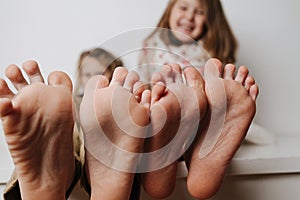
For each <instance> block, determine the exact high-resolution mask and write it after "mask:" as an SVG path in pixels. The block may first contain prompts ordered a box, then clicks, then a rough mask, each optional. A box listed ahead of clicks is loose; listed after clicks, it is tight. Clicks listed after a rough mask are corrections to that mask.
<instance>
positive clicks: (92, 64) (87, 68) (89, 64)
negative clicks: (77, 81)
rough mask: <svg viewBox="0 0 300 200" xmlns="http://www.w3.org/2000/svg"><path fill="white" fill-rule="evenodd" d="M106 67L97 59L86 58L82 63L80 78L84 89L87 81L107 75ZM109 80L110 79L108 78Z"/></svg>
mask: <svg viewBox="0 0 300 200" xmlns="http://www.w3.org/2000/svg"><path fill="white" fill-rule="evenodd" d="M105 69H106V68H105V65H104V64H103V63H101V62H99V60H97V59H96V58H93V57H89V56H86V57H85V58H84V59H83V61H82V63H81V71H80V78H81V83H82V84H83V87H84V86H85V84H86V83H87V81H88V80H89V79H90V78H91V77H93V76H95V75H105V74H103V73H104V71H105ZM108 78H109V77H108Z"/></svg>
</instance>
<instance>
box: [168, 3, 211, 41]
mask: <svg viewBox="0 0 300 200" xmlns="http://www.w3.org/2000/svg"><path fill="white" fill-rule="evenodd" d="M205 21H206V17H205V13H204V9H203V7H202V6H201V4H200V3H199V1H198V0H177V1H176V3H175V4H174V6H173V8H172V11H171V13H170V17H169V25H170V29H171V30H174V31H176V32H179V33H181V34H178V33H176V32H174V35H175V37H176V38H177V39H178V40H179V41H181V42H183V43H188V42H191V41H192V40H197V39H198V38H199V37H200V36H201V34H202V32H203V28H204V24H205Z"/></svg>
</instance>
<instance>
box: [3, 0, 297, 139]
mask: <svg viewBox="0 0 300 200" xmlns="http://www.w3.org/2000/svg"><path fill="white" fill-rule="evenodd" d="M167 2H168V0H152V1H150V0H128V1H124V0H109V1H104V0H87V1H79V0H65V1H58V0H52V1H39V0H26V1H21V0H9V1H8V0H2V1H0V75H1V77H3V73H4V69H5V67H6V66H7V65H8V64H10V63H16V64H21V63H22V62H23V61H25V60H27V59H35V60H37V61H38V62H39V63H40V64H41V66H42V68H43V72H44V74H45V75H48V73H49V72H50V71H52V70H55V69H59V70H63V71H66V72H67V73H69V74H70V75H71V76H72V77H74V74H75V66H76V62H77V59H78V56H79V54H80V52H81V51H82V50H85V49H88V48H91V47H95V46H97V45H99V44H101V43H102V42H104V41H105V40H106V39H108V38H110V37H111V36H113V35H116V34H118V33H120V32H123V31H128V30H132V29H135V28H141V27H148V26H155V25H156V24H157V21H158V19H159V18H160V16H161V14H162V12H163V10H164V8H165V6H166V4H167ZM222 2H223V6H224V8H225V12H226V15H227V17H228V19H229V21H230V24H231V25H232V27H233V30H234V32H235V34H236V36H237V38H238V40H239V44H240V45H239V52H238V62H237V64H245V65H247V66H249V67H250V70H251V72H252V74H253V75H255V77H256V79H257V82H258V84H259V85H260V89H261V93H260V96H259V99H258V111H257V116H256V118H255V121H256V122H257V123H258V124H260V125H262V126H264V127H266V128H267V129H269V130H270V131H272V132H274V133H280V134H288V133H295V132H299V133H300V128H299V126H298V124H299V123H300V106H299V105H298V104H299V102H300V90H299V86H300V78H299V77H298V75H299V74H300V66H299V62H298V57H299V56H298V54H299V52H300V47H299V45H300V39H299V38H298V37H299V36H300V23H299V21H300V12H299V11H300V2H299V1H298V0H286V1H274V0H251V1H250V0H247V1H245V0H244V1H237V0H223V1H222Z"/></svg>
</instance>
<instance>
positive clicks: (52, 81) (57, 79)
mask: <svg viewBox="0 0 300 200" xmlns="http://www.w3.org/2000/svg"><path fill="white" fill-rule="evenodd" d="M48 83H49V85H51V86H63V87H66V88H68V89H69V90H70V91H72V89H73V85H72V81H71V79H70V77H69V76H68V75H67V74H66V73H64V72H61V71H55V72H52V73H51V74H50V75H49V76H48Z"/></svg>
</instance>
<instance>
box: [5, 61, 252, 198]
mask: <svg viewBox="0 0 300 200" xmlns="http://www.w3.org/2000/svg"><path fill="white" fill-rule="evenodd" d="M23 69H24V71H25V73H26V76H27V77H28V79H29V80H30V83H27V81H26V80H25V77H24V76H23V75H22V73H21V71H20V69H19V68H18V67H17V66H16V65H10V66H9V67H8V68H7V70H6V73H5V74H6V76H7V78H8V79H9V80H10V81H11V82H12V84H13V85H14V87H15V88H16V89H17V91H18V94H17V95H16V94H14V93H13V92H12V91H11V90H10V89H9V87H8V86H7V83H6V81H5V80H3V79H0V117H1V120H2V124H3V129H4V132H5V138H6V142H7V144H8V148H9V150H10V153H11V156H12V158H13V161H14V164H15V166H16V172H17V177H18V180H19V184H20V189H21V195H22V199H40V198H41V197H43V199H53V197H54V196H55V198H56V199H65V194H66V191H67V189H68V188H69V186H70V184H71V182H72V180H73V177H74V173H75V164H74V155H73V141H72V136H73V126H74V119H73V113H72V108H73V107H72V83H71V80H70V78H69V77H68V76H67V75H66V74H64V73H62V72H53V73H51V74H50V75H49V77H48V84H45V83H44V79H43V77H42V75H41V73H40V69H39V67H38V65H37V63H36V62H34V61H28V62H26V63H24V64H23ZM221 69H222V64H221V63H220V62H219V61H218V60H216V59H211V60H209V61H208V62H207V64H206V66H205V69H204V73H205V74H204V76H205V79H206V80H213V81H212V82H211V83H215V82H219V83H222V84H223V86H224V90H225V94H226V109H225V111H226V115H225V123H224V126H223V127H222V132H221V134H220V137H219V138H218V140H217V142H216V145H214V146H213V148H212V150H211V151H210V152H209V153H208V154H207V155H205V156H204V157H201V158H200V157H199V151H200V148H201V146H202V144H203V143H204V142H205V137H204V136H205V135H206V132H207V129H208V127H207V126H208V125H209V123H210V114H211V113H212V112H213V111H214V109H215V108H217V105H219V103H220V102H218V101H214V99H212V97H211V96H210V94H211V93H209V90H210V89H211V88H210V87H212V88H213V87H214V85H209V84H205V88H204V81H203V79H202V77H201V75H200V74H199V72H198V71H197V70H195V69H194V68H186V69H185V70H184V72H183V74H184V75H185V78H186V81H187V86H186V87H184V84H183V80H182V79H181V71H180V68H179V67H178V66H177V65H173V66H171V67H170V66H169V67H165V68H164V69H163V70H162V72H161V73H160V75H157V76H156V77H154V78H153V81H154V82H156V84H155V86H154V87H153V91H152V97H151V92H150V91H148V90H145V89H143V87H138V86H140V85H141V84H140V83H139V81H138V76H137V74H136V73H133V72H129V73H128V72H127V70H126V69H124V68H118V69H116V70H115V73H114V75H113V79H112V81H111V83H109V82H108V79H107V78H106V77H104V76H96V77H94V78H92V79H91V80H90V81H89V82H88V83H87V87H86V91H85V97H84V98H86V99H84V100H83V104H82V109H81V110H82V111H84V112H80V118H81V123H82V126H83V129H85V130H89V128H91V129H93V128H94V126H95V127H97V126H99V125H100V126H102V127H103V129H104V130H109V133H110V134H109V135H107V136H108V138H109V139H110V140H111V141H112V142H113V143H114V144H115V145H117V146H119V147H121V148H124V149H125V150H127V151H129V152H133V153H140V152H142V151H143V148H144V139H143V136H144V130H143V129H139V128H137V129H136V130H135V131H133V132H131V133H130V134H132V135H128V134H124V130H121V129H119V128H118V126H117V124H116V122H115V120H114V118H113V117H114V116H113V115H112V112H113V107H112V106H111V105H112V104H111V102H112V101H114V100H116V99H114V98H116V97H120V96H115V94H124V98H127V100H128V101H125V102H129V107H128V108H129V113H130V116H131V119H132V120H133V121H134V122H135V124H137V125H139V126H140V127H145V126H146V125H148V124H149V122H150V117H151V123H153V125H154V126H156V125H157V124H159V119H160V115H159V114H160V112H156V111H159V110H156V108H155V107H156V106H155V105H159V106H162V107H163V108H164V109H165V110H166V111H167V112H166V113H167V117H168V118H169V119H168V120H167V123H166V124H165V126H164V129H162V130H163V132H161V133H160V132H159V133H158V134H157V135H156V136H154V137H153V138H152V139H151V140H150V142H149V143H148V144H146V146H145V150H146V151H152V150H153V149H159V148H161V147H162V146H164V145H166V143H167V142H168V141H169V140H172V138H173V136H172V135H173V133H175V130H173V129H172V126H170V124H174V123H175V124H176V121H178V118H176V117H175V116H176V115H177V114H178V113H177V112H178V106H182V105H186V106H183V107H180V112H183V115H181V116H184V119H185V117H187V118H186V119H187V121H189V120H191V119H193V118H192V117H193V116H194V114H196V113H193V112H192V111H193V110H194V108H195V106H196V107H199V110H200V111H203V110H205V109H204V108H205V107H206V97H207V102H208V111H207V112H206V113H205V115H204V117H203V119H202V120H201V121H200V127H199V129H198V135H197V138H196V140H195V142H194V143H193V145H192V146H191V147H190V149H189V150H188V151H187V153H186V154H185V160H186V163H187V165H188V168H189V174H188V177H187V187H188V190H189V192H190V193H191V195H193V196H195V197H197V198H199V199H206V198H209V197H211V196H212V195H213V194H215V193H216V191H217V190H218V189H219V187H220V185H221V183H222V180H223V177H224V175H225V171H226V168H227V166H228V164H229V162H230V161H231V159H232V157H233V156H234V154H235V152H236V151H237V149H238V148H239V146H240V145H241V143H242V141H243V139H244V137H245V135H246V133H247V130H248V128H249V125H250V123H251V121H252V119H253V117H254V114H255V100H256V97H257V95H258V87H257V85H256V84H255V80H254V78H253V77H251V76H249V75H248V73H249V72H248V69H247V68H246V67H243V66H242V67H240V68H239V70H238V71H237V75H236V76H235V75H234V72H235V66H234V65H230V64H229V65H226V66H225V68H224V72H222V70H221ZM221 74H222V75H221ZM161 83H162V84H161ZM172 85H175V87H174V88H175V90H173V91H174V92H175V94H176V95H177V97H179V98H180V99H181V102H182V103H183V104H180V105H179V104H177V103H176V100H174V95H172V93H171V92H169V91H168V89H171V88H172V87H171V86H172ZM166 86H167V87H166ZM180 86H181V87H180ZM183 87H184V89H185V90H189V89H190V90H191V91H192V92H193V93H194V94H195V95H196V97H197V102H196V105H195V104H192V105H193V106H189V104H190V102H191V101H187V100H186V99H187V98H186V97H190V96H189V95H186V94H185V93H184V92H183V93H184V94H182V93H180V92H178V91H182V90H181V89H180V88H183ZM137 88H139V89H137ZM140 88H142V89H140ZM166 89H167V90H166ZM176 89H178V90H177V92H176ZM171 91H172V90H171ZM183 91H184V90H183ZM124 98H122V99H123V100H124ZM218 99H221V98H217V100H218ZM88 100H90V101H88ZM117 100H119V99H117ZM221 100H222V99H221ZM184 101H186V102H185V103H184ZM150 105H151V108H150ZM94 106H96V107H94ZM94 108H98V109H97V110H96V112H94V111H95V110H93V109H94ZM91 111H92V112H93V113H92V114H96V115H95V116H96V123H94V122H93V121H92V120H91V121H92V123H89V121H90V120H86V121H84V120H82V119H89V118H88V117H86V116H85V115H88V116H91V115H89V114H91V113H90V112H91ZM150 111H151V114H150ZM57 113H59V115H58V114H57ZM201 118H202V114H200V118H199V120H200V119H201ZM49 119H51V120H49ZM182 122H184V121H180V123H182ZM184 127H185V126H184ZM187 127H188V126H187ZM154 129H155V128H154ZM131 130H132V129H131ZM184 130H185V129H184ZM164 132H167V133H170V137H167V138H165V137H163V136H164V135H163V133H164ZM125 133H126V132H125ZM133 136H136V137H133ZM62 147H63V148H62ZM114 153H115V152H112V155H113V157H114V155H115V154H114ZM116 155H117V154H116ZM122 159H123V158H122ZM125 159H126V158H125ZM127 161H129V164H130V165H131V164H132V165H133V167H134V166H135V164H136V160H135V159H134V158H133V159H132V160H131V158H129V160H128V159H127ZM86 162H87V164H86V171H87V175H88V179H89V181H90V184H91V188H92V199H128V198H129V195H130V189H131V186H132V181H133V177H134V173H130V172H124V171H120V170H115V169H113V168H111V167H109V166H106V165H104V164H103V163H101V162H100V161H99V160H97V159H95V157H94V156H93V155H91V154H89V152H87V155H86ZM45 166H46V167H45ZM176 168H177V163H176V162H175V163H172V164H171V165H169V166H167V167H165V168H163V169H161V170H157V171H154V172H151V173H148V174H147V173H146V174H145V175H144V177H143V178H144V187H145V186H146V188H147V191H148V192H150V193H152V195H153V196H157V197H159V196H167V195H169V194H170V192H171V191H172V190H173V188H174V183H175V181H174V180H175V178H174V177H175V175H176ZM155 179H158V180H160V181H161V182H159V181H157V180H155ZM152 181H154V183H156V184H157V185H155V184H152V185H151V184H150V183H151V182H152ZM157 186H159V187H157ZM115 191H118V192H115Z"/></svg>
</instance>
